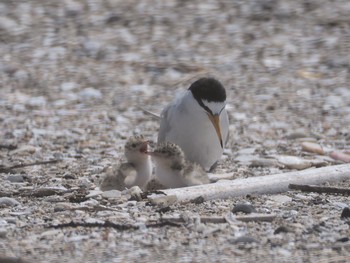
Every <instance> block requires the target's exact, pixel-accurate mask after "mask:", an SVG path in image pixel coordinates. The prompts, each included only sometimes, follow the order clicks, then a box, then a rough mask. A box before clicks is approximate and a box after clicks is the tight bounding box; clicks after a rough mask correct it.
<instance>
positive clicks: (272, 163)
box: [250, 158, 284, 168]
mask: <svg viewBox="0 0 350 263" xmlns="http://www.w3.org/2000/svg"><path fill="white" fill-rule="evenodd" d="M250 167H281V168H282V167H284V166H283V165H281V164H280V163H278V162H277V161H276V160H275V159H268V158H256V159H253V160H251V163H250Z"/></svg>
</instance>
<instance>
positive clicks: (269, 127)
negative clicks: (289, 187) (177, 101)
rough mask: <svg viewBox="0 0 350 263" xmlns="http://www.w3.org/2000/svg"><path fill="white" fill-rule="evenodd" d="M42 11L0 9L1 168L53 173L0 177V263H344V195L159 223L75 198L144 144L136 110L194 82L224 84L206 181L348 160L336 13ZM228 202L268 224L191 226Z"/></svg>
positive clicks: (345, 71) (189, 6)
mask: <svg viewBox="0 0 350 263" xmlns="http://www.w3.org/2000/svg"><path fill="white" fill-rule="evenodd" d="M51 2H52V1H39V0H32V1H20V3H17V2H15V1H1V2H0V46H1V47H0V50H1V57H0V140H1V141H0V144H1V147H0V148H1V149H0V165H2V166H3V167H10V166H13V165H18V164H23V163H33V162H43V161H52V160H60V161H59V162H56V163H48V164H43V165H36V166H28V167H24V168H15V169H12V170H11V171H7V172H2V173H0V180H1V185H0V193H1V197H9V198H10V199H6V198H5V199H1V201H0V207H1V208H0V209H1V210H0V211H1V217H0V255H1V257H0V262H24V261H28V262H125V261H129V262H131V261H137V262H164V261H171V262H257V261H258V262H348V260H349V258H350V241H349V238H350V229H349V224H350V223H349V222H350V221H349V218H341V213H342V211H343V209H344V208H346V207H348V206H349V199H348V197H347V196H341V195H332V194H324V193H321V194H319V193H302V192H299V191H290V192H288V193H281V194H279V195H263V196H255V195H248V196H244V197H239V198H232V199H229V200H213V201H206V202H203V203H200V204H192V203H190V204H174V205H171V206H169V207H167V208H164V207H162V209H161V210H160V207H157V206H152V205H150V204H149V203H148V202H147V200H144V201H135V200H127V199H126V198H125V196H124V198H123V197H121V198H114V199H108V198H107V197H106V196H101V195H96V196H92V197H90V196H91V194H92V193H94V192H93V191H94V189H95V188H96V186H97V185H98V182H99V180H100V177H101V171H102V170H103V169H104V168H105V167H108V166H109V165H111V164H114V163H116V162H118V161H120V160H122V159H123V158H124V157H123V145H124V143H125V141H126V139H127V138H128V136H130V135H132V134H137V133H141V134H143V135H144V136H145V137H146V138H148V139H153V140H154V139H156V135H157V129H158V121H157V120H155V119H154V118H152V117H151V116H150V115H148V114H145V112H144V111H143V110H142V109H141V108H144V109H146V110H148V111H152V112H155V113H157V114H159V113H160V111H161V109H162V108H163V107H164V106H165V105H166V104H167V103H168V102H169V101H170V100H171V99H172V98H173V97H174V96H175V95H176V94H177V93H178V92H181V91H182V90H184V89H186V88H187V87H188V86H189V85H190V83H191V82H193V81H194V80H196V79H197V78H199V77H201V76H208V75H210V76H215V77H216V78H218V79H219V80H220V81H221V82H222V83H223V84H224V85H225V87H226V89H227V94H228V100H227V109H228V113H229V118H230V140H229V143H228V146H227V152H226V153H225V155H224V156H223V158H222V160H220V162H219V164H218V166H217V168H216V170H215V173H222V172H225V173H230V172H232V173H233V175H234V178H244V177H250V176H262V175H267V174H274V173H282V172H288V171H292V170H294V168H295V165H296V164H295V161H292V162H291V163H289V164H287V165H286V164H285V165H281V163H280V162H279V163H278V162H267V163H266V162H265V163H264V162H263V163H262V162H261V158H265V159H266V158H275V159H276V158H277V159H278V158H280V157H281V156H285V155H288V156H298V157H300V158H301V160H302V161H303V162H306V165H305V167H304V168H308V167H309V166H312V168H314V166H325V165H337V164H340V163H342V162H343V161H344V158H343V161H342V160H341V158H340V159H339V158H336V159H334V158H331V157H330V156H333V157H334V155H332V152H333V154H334V152H335V153H341V152H346V151H349V150H350V133H349V126H350V88H349V84H348V83H349V73H350V20H349V12H350V3H349V2H348V1H346V0H343V1H341V0H339V1H325V0H319V1H316V0H310V1H301V0H298V1H287V0H281V1H274V0H263V1H257V0H250V1H217V2H213V1H172V0H169V1H113V0H106V1H93V0H90V1H71V0H66V1H56V2H52V3H51ZM306 141H308V142H310V141H311V142H313V143H315V144H317V145H318V146H320V147H321V148H322V152H321V153H322V154H320V153H312V152H309V151H305V150H303V148H302V143H303V142H306ZM256 163H259V165H256ZM0 168H1V167H0ZM330 181H331V178H330ZM328 185H332V186H336V187H347V188H349V182H340V183H333V182H330V183H328ZM89 194H90V196H89ZM239 203H245V204H251V205H252V206H254V207H255V209H256V210H257V211H258V212H259V213H263V214H275V215H276V218H275V219H274V220H273V221H271V222H256V221H254V222H241V221H230V222H226V223H203V222H201V221H200V218H201V217H204V216H205V217H217V216H219V217H220V216H221V217H223V216H227V215H229V213H230V211H231V210H232V208H233V207H234V206H235V205H237V204H239ZM161 216H173V217H175V216H181V217H182V218H183V219H184V220H183V222H182V223H177V224H163V225H162V224H160V223H159V222H160V217H161ZM69 222H75V223H76V225H62V224H64V223H69ZM105 222H112V223H114V224H115V225H109V226H108V225H106V224H105ZM84 224H85V225H84ZM93 224H95V225H99V226H97V227H96V226H95V227H91V226H92V225H93ZM59 225H60V227H57V226H59ZM55 226H56V227H55ZM122 226H124V227H122ZM125 226H128V227H125ZM5 257H7V259H5ZM6 260H7V261H6ZM11 260H12V261H11Z"/></svg>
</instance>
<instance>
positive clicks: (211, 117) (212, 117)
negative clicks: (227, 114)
mask: <svg viewBox="0 0 350 263" xmlns="http://www.w3.org/2000/svg"><path fill="white" fill-rule="evenodd" d="M208 117H209V120H210V121H211V123H212V124H213V126H214V128H215V131H216V134H217V135H218V138H219V141H220V145H221V148H224V146H223V143H222V135H221V127H220V115H211V114H209V113H208Z"/></svg>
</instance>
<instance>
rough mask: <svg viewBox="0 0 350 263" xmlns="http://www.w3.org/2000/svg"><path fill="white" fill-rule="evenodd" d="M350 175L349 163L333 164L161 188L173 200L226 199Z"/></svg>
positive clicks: (273, 191) (153, 197)
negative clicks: (194, 184) (173, 197)
mask: <svg viewBox="0 0 350 263" xmlns="http://www.w3.org/2000/svg"><path fill="white" fill-rule="evenodd" d="M347 179H350V164H343V165H333V166H327V167H322V168H313V169H307V170H302V171H295V172H288V173H282V174H274V175H266V176H257V177H250V178H244V179H236V180H232V181H229V180H226V181H218V182H216V183H213V184H205V185H196V186H190V187H183V188H175V189H166V190H162V191H163V192H164V193H165V194H166V195H175V196H176V201H177V202H189V201H191V200H193V199H195V198H198V197H199V196H202V197H203V198H204V200H214V199H227V198H231V197H237V196H244V195H248V194H257V195H258V194H276V193H281V192H286V191H288V190H289V188H288V186H289V184H322V183H325V182H327V181H328V182H335V181H342V180H347ZM162 197H164V195H161V196H160V195H152V196H149V197H148V199H149V200H150V201H151V202H152V203H156V202H157V199H159V198H162Z"/></svg>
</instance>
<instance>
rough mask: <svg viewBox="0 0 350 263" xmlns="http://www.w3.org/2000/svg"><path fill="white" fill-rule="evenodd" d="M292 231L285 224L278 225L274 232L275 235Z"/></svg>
mask: <svg viewBox="0 0 350 263" xmlns="http://www.w3.org/2000/svg"><path fill="white" fill-rule="evenodd" d="M288 232H290V231H289V229H288V228H287V227H285V226H280V227H277V228H276V230H275V231H274V232H273V233H274V234H275V235H277V234H279V233H288Z"/></svg>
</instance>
